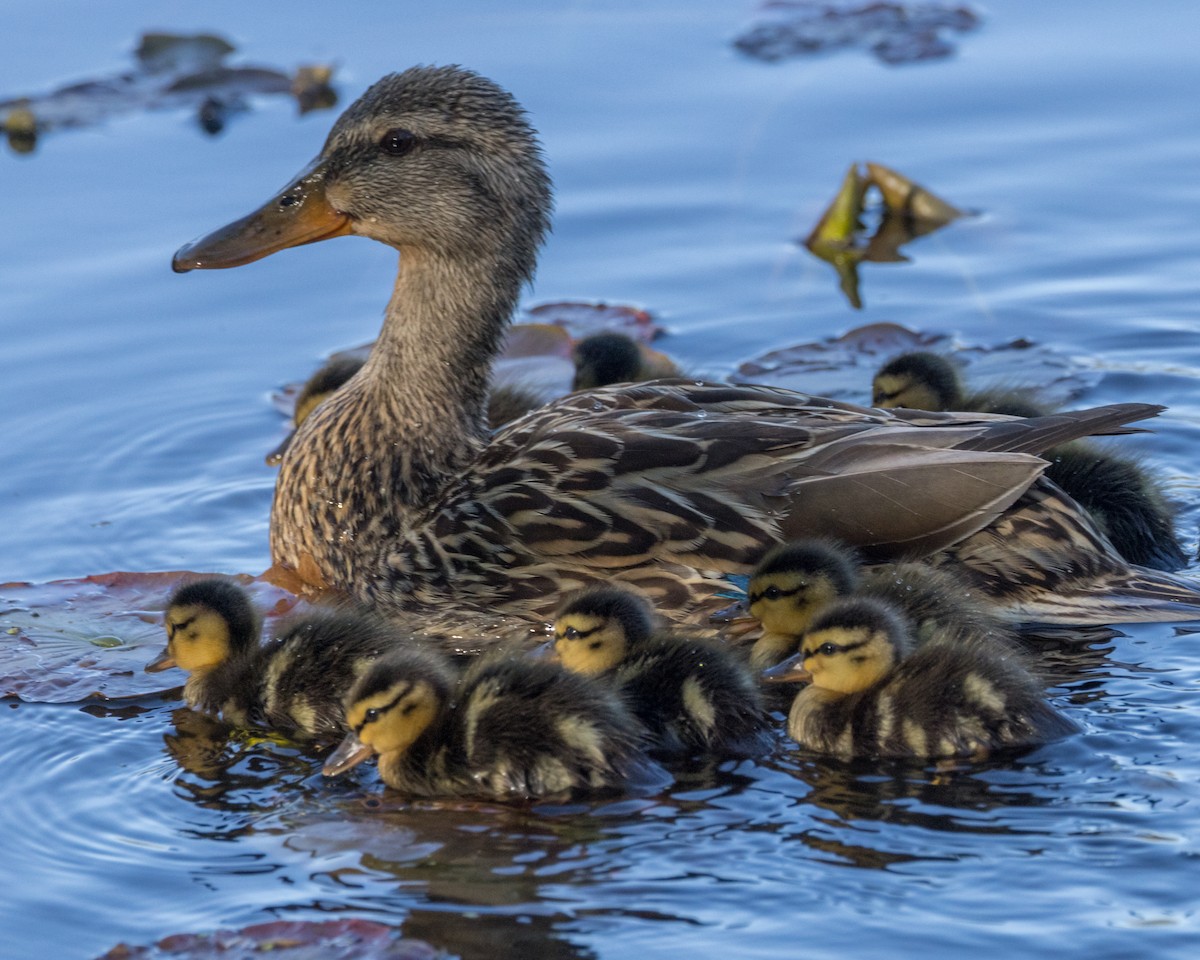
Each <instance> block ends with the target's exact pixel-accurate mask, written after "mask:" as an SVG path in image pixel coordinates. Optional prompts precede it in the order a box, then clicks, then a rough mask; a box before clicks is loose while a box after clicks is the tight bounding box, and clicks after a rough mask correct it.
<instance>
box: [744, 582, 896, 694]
mask: <svg viewBox="0 0 1200 960" xmlns="http://www.w3.org/2000/svg"><path fill="white" fill-rule="evenodd" d="M908 645H909V639H908V631H907V630H906V629H905V626H904V620H903V619H902V618H901V616H900V615H899V614H898V613H897V612H896V611H895V610H893V609H892V608H891V607H889V606H887V605H886V604H882V603H878V602H877V601H874V600H868V599H865V598H862V597H858V598H854V599H850V600H840V601H838V602H837V603H835V604H834V605H833V606H831V607H829V608H827V609H826V610H824V611H823V612H822V613H821V615H820V616H819V617H817V618H816V619H815V620H814V621H813V623H812V626H811V628H810V629H809V630H808V632H807V633H806V634H805V635H804V638H803V640H802V641H801V644H800V650H799V651H798V652H797V653H796V654H795V655H794V656H793V657H790V658H789V659H787V660H785V661H783V662H782V663H780V664H778V665H777V666H774V667H772V668H770V669H769V670H766V671H764V672H763V676H764V677H765V678H766V679H768V680H774V681H784V682H794V681H804V680H807V681H809V682H810V683H811V684H812V686H813V687H816V688H818V689H821V690H828V691H830V692H832V693H839V694H848V693H857V692H859V691H860V690H866V689H867V688H868V687H871V686H873V685H874V684H876V683H878V682H879V680H880V679H881V678H882V677H884V676H885V675H886V674H887V673H888V671H890V670H891V669H892V667H893V666H894V665H895V664H896V662H897V661H898V660H900V659H902V658H903V657H904V655H905V654H906V653H907V651H908Z"/></svg>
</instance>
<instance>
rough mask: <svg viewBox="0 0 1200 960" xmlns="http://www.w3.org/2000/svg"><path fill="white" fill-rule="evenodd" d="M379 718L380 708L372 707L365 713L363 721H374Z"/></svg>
mask: <svg viewBox="0 0 1200 960" xmlns="http://www.w3.org/2000/svg"><path fill="white" fill-rule="evenodd" d="M378 719H379V708H378V707H372V708H371V709H370V710H368V711H367V712H366V713H364V714H363V723H374V722H375V721H376V720H378Z"/></svg>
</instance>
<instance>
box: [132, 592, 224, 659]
mask: <svg viewBox="0 0 1200 960" xmlns="http://www.w3.org/2000/svg"><path fill="white" fill-rule="evenodd" d="M163 625H164V626H165V627H166V630H167V649H166V650H165V651H164V652H163V654H162V655H161V656H160V657H159V658H158V659H157V660H155V661H154V662H153V663H151V664H150V666H149V667H147V669H149V670H152V671H153V670H165V669H167V668H168V667H179V669H181V670H186V671H188V672H189V673H203V672H204V671H206V670H211V669H213V668H214V667H216V666H219V665H220V664H222V663H224V662H225V661H226V660H228V659H229V657H230V655H231V653H232V645H231V643H230V633H229V622H228V621H227V620H226V619H225V618H224V617H223V616H221V615H220V614H219V613H217V612H216V611H215V610H213V609H212V608H211V607H206V606H204V605H203V604H198V603H197V604H192V603H186V604H175V605H174V606H171V607H168V608H167V612H166V615H165V617H164V619H163Z"/></svg>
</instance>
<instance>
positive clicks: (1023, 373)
mask: <svg viewBox="0 0 1200 960" xmlns="http://www.w3.org/2000/svg"><path fill="white" fill-rule="evenodd" d="M913 350H933V351H936V352H937V353H943V354H946V355H948V356H953V357H954V358H955V360H956V361H958V362H960V363H961V364H963V365H964V366H969V367H970V369H971V378H972V380H979V379H981V378H982V379H986V380H987V381H988V382H990V383H1000V384H1005V383H1006V384H1009V385H1011V386H1013V387H1034V388H1035V389H1036V394H1037V398H1038V399H1039V400H1041V401H1043V402H1045V403H1047V404H1049V405H1051V406H1060V405H1063V404H1066V403H1070V402H1072V401H1073V400H1076V399H1078V398H1079V397H1080V396H1082V395H1083V394H1084V393H1085V392H1086V391H1087V390H1088V389H1090V388H1091V387H1092V386H1093V385H1094V384H1095V383H1096V382H1097V381H1098V380H1099V377H1100V375H1099V373H1098V372H1097V371H1095V370H1091V369H1087V368H1083V367H1080V366H1078V365H1077V364H1075V363H1074V362H1073V361H1072V360H1071V358H1070V357H1067V356H1064V355H1063V354H1059V353H1056V352H1055V351H1053V350H1051V349H1050V348H1048V347H1044V346H1040V345H1038V344H1035V343H1031V342H1030V341H1028V340H1023V339H1021V340H1012V341H1009V342H1008V343H1001V344H997V345H994V346H981V345H975V346H966V345H962V344H955V343H954V342H953V341H952V340H951V338H950V337H948V336H946V335H945V334H933V333H922V332H918V331H915V330H910V329H908V328H907V327H903V326H900V325H899V324H896V323H872V324H868V325H867V326H863V327H856V328H855V329H853V330H850V331H849V332H848V333H845V334H843V335H842V336H840V337H829V338H826V339H824V340H818V341H814V342H811V343H801V344H796V345H794V346H790V347H785V348H783V349H781V350H772V351H771V352H769V353H766V354H763V355H762V356H761V357H757V358H755V359H753V360H748V361H746V362H745V363H743V364H742V365H741V366H739V367H738V369H737V372H736V373H735V374H734V375H733V376H732V377H731V378H730V379H731V380H733V381H735V382H741V383H765V384H769V385H772V386H778V387H787V388H789V389H792V390H800V391H802V392H804V393H812V394H817V395H819V396H825V397H836V398H839V399H844V400H849V401H851V402H854V403H863V404H869V403H870V402H871V379H872V377H873V376H874V374H875V371H876V370H877V369H878V368H879V367H880V366H881V365H882V364H883V362H884V361H885V360H888V359H889V358H891V357H894V356H896V355H897V354H900V353H908V352H910V351H913Z"/></svg>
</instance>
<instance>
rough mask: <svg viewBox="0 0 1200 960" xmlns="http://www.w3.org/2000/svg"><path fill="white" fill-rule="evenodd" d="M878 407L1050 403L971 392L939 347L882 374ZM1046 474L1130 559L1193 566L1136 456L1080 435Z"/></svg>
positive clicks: (1035, 409)
mask: <svg viewBox="0 0 1200 960" xmlns="http://www.w3.org/2000/svg"><path fill="white" fill-rule="evenodd" d="M872 395H873V399H872V402H873V403H874V404H875V406H877V407H883V408H885V409H887V408H893V407H909V408H911V409H916V410H969V411H978V412H980V413H1002V414H1006V415H1008V416H1016V417H1039V416H1044V415H1046V414H1048V413H1049V412H1050V410H1049V409H1048V408H1047V407H1045V406H1043V405H1039V404H1036V403H1034V402H1033V401H1030V400H1028V399H1027V398H1025V397H1023V396H1021V395H1020V394H1018V393H1016V392H1014V391H996V390H984V391H978V392H973V393H967V392H966V391H965V390H964V388H963V385H962V381H961V380H960V379H959V376H958V372H957V371H956V370H955V369H954V366H953V365H952V364H951V362H950V361H949V360H948V359H946V358H945V357H943V356H939V355H938V354H936V353H921V352H919V353H906V354H902V355H900V356H898V357H896V358H895V359H893V360H891V361H889V362H888V363H886V364H884V365H883V367H881V368H880V370H879V372H878V373H877V374H876V375H875V380H874V384H873V388H872ZM1042 456H1043V458H1044V459H1046V460H1048V461H1049V462H1050V465H1049V466H1048V467H1047V468H1046V471H1045V476H1047V477H1048V478H1049V479H1051V480H1053V481H1054V482H1055V483H1057V484H1058V485H1059V486H1060V487H1062V489H1063V490H1065V491H1066V492H1067V494H1068V495H1069V496H1071V497H1072V498H1073V499H1074V500H1075V501H1076V502H1078V503H1079V505H1080V506H1082V507H1083V508H1084V509H1085V510H1087V512H1088V513H1089V514H1090V515H1091V517H1092V519H1093V520H1095V521H1096V522H1097V524H1098V525H1099V526H1100V528H1101V530H1102V531H1103V532H1104V533H1105V534H1106V535H1107V536H1108V538H1109V540H1111V541H1112V544H1113V546H1114V547H1116V549H1117V551H1118V552H1119V553H1120V554H1121V556H1123V557H1124V558H1125V559H1126V560H1128V561H1130V562H1131V563H1137V564H1141V565H1142V566H1146V567H1152V568H1154V569H1156V570H1167V571H1175V570H1180V569H1182V568H1183V567H1185V566H1187V555H1186V554H1185V553H1184V551H1183V547H1182V546H1180V544H1179V540H1178V539H1177V538H1176V536H1175V521H1174V517H1173V516H1172V514H1171V509H1170V507H1169V505H1168V503H1167V498H1166V495H1165V494H1164V492H1163V490H1162V486H1161V485H1160V484H1159V482H1158V481H1157V480H1156V479H1155V478H1154V477H1153V476H1151V475H1150V474H1149V473H1148V472H1147V471H1146V469H1145V468H1144V467H1142V466H1141V465H1139V464H1138V463H1137V462H1136V461H1134V460H1131V459H1129V458H1126V457H1120V456H1118V455H1116V454H1114V453H1110V452H1108V451H1105V450H1101V449H1099V448H1098V447H1096V446H1095V445H1093V444H1090V443H1086V442H1082V441H1075V442H1073V443H1066V444H1061V445H1059V446H1057V447H1053V448H1051V449H1049V450H1046V451H1045V452H1044V453H1043V454H1042Z"/></svg>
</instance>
